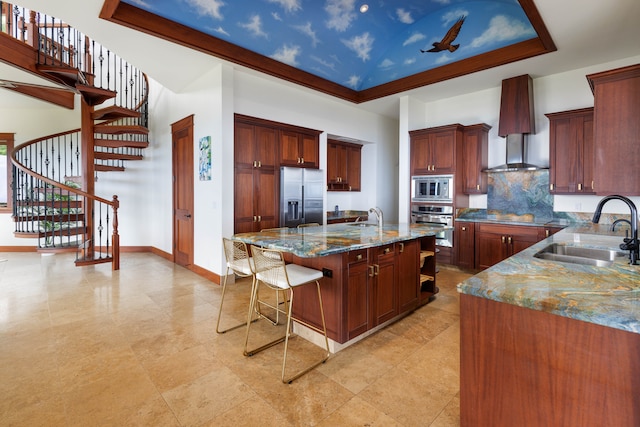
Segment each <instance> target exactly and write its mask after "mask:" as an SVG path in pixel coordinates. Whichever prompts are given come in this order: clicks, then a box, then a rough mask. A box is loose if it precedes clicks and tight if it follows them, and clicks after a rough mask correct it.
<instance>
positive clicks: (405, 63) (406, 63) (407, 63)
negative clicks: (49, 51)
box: [403, 57, 416, 65]
mask: <svg viewBox="0 0 640 427" xmlns="http://www.w3.org/2000/svg"><path fill="white" fill-rule="evenodd" d="M415 63H416V58H415V57H413V58H407V59H405V60H404V62H403V64H404V65H412V64H415Z"/></svg>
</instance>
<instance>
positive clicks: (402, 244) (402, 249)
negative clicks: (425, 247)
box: [400, 242, 404, 253]
mask: <svg viewBox="0 0 640 427" xmlns="http://www.w3.org/2000/svg"><path fill="white" fill-rule="evenodd" d="M403 252H404V243H402V242H400V253H403Z"/></svg>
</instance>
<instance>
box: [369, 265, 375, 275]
mask: <svg viewBox="0 0 640 427" xmlns="http://www.w3.org/2000/svg"><path fill="white" fill-rule="evenodd" d="M373 274H374V273H373V265H370V266H369V277H373Z"/></svg>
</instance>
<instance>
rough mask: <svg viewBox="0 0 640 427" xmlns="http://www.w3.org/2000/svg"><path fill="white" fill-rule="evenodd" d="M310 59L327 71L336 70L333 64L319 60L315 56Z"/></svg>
mask: <svg viewBox="0 0 640 427" xmlns="http://www.w3.org/2000/svg"><path fill="white" fill-rule="evenodd" d="M310 58H311V59H312V60H313V61H316V62H317V63H318V64H320V65H322V66H323V67H325V68H328V69H330V70H334V71H335V69H336V64H335V63H334V62H329V61H325V60H324V59H322V58H320V57H318V56H315V55H311V56H310Z"/></svg>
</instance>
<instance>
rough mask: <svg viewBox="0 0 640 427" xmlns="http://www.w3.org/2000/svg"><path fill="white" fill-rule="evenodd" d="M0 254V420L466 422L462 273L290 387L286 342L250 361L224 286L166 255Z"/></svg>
mask: <svg viewBox="0 0 640 427" xmlns="http://www.w3.org/2000/svg"><path fill="white" fill-rule="evenodd" d="M0 259H6V260H7V261H6V262H0V425H2V426H40V425H42V426H45V425H46V426H256V425H260V426H306V425H312V426H438V427H440V426H457V425H459V300H458V296H457V293H456V289H455V285H456V284H457V283H459V282H460V281H462V280H464V279H465V278H467V277H468V276H469V275H468V274H465V273H462V272H460V271H458V270H455V269H453V268H448V267H446V266H445V267H443V268H441V269H440V273H438V286H439V287H440V293H439V294H438V296H437V298H436V299H435V300H434V301H433V302H432V303H430V304H428V305H427V306H424V307H422V308H420V309H418V310H416V311H415V312H414V313H412V314H411V315H410V316H408V317H406V318H404V319H403V320H401V321H399V322H397V323H395V324H393V325H390V326H389V327H387V328H385V329H383V330H382V331H380V332H378V333H376V334H375V335H372V336H370V337H368V338H367V339H366V340H363V341H361V342H359V343H357V344H355V345H353V346H351V347H349V348H347V349H345V350H343V351H341V352H339V353H337V354H334V355H332V356H331V358H330V359H329V360H328V361H327V362H326V363H325V364H324V365H321V366H320V367H318V368H316V369H315V370H313V371H312V372H310V373H308V374H307V375H305V376H303V377H302V378H300V379H298V380H296V381H295V382H294V383H293V384H290V385H285V384H282V383H281V382H280V370H281V360H282V347H281V346H280V347H274V348H272V349H270V350H266V351H263V352H261V353H259V354H257V355H255V356H253V357H251V358H247V357H244V356H243V355H242V347H243V344H244V337H245V333H244V328H240V329H236V330H234V331H231V332H228V333H226V334H222V335H218V334H216V332H215V321H216V319H217V314H218V304H219V301H220V293H221V292H220V291H221V288H220V287H219V286H218V285H216V284H213V283H211V282H209V281H207V280H205V279H203V278H202V277H200V276H198V275H196V274H194V273H192V272H190V271H188V270H186V269H184V268H181V267H179V266H175V265H174V264H172V263H170V262H168V261H166V260H164V259H162V258H160V257H157V256H155V255H152V254H148V253H147V254H131V253H125V254H123V256H122V262H121V269H120V271H117V272H112V271H111V269H110V265H99V266H90V267H82V268H78V267H75V266H73V256H72V255H65V254H58V255H55V256H40V255H38V254H35V253H0ZM249 285H250V283H249V281H247V280H241V281H238V282H237V283H236V285H234V286H233V287H232V289H233V290H232V291H231V292H230V293H229V299H228V302H229V304H228V305H225V313H227V312H228V313H237V315H236V316H235V317H236V318H235V319H234V318H232V317H225V318H224V320H225V322H226V323H228V324H230V323H232V322H237V321H242V320H243V318H244V317H245V312H246V307H247V306H248V289H249ZM225 304H226V301H225ZM227 310H228V311H227ZM254 325H256V328H257V329H256V331H261V330H264V331H267V330H276V329H277V328H274V327H271V326H269V325H267V324H266V322H265V321H259V322H257V323H255V324H254ZM311 347H314V346H311ZM317 349H318V348H317V347H314V348H309V344H308V343H307V342H306V341H304V340H302V339H297V340H295V339H294V340H293V341H292V347H291V350H290V351H291V352H292V353H291V354H292V355H293V354H305V356H309V355H313V352H314V351H316V350H317ZM298 350H300V351H302V352H303V353H301V352H300V351H298ZM297 361H298V362H299V361H300V360H297ZM295 363H296V357H292V365H295Z"/></svg>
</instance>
